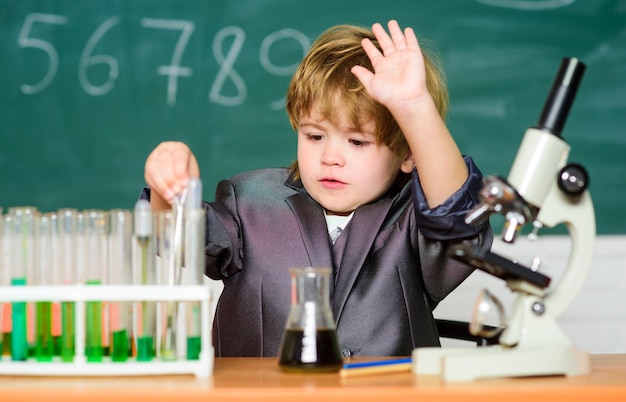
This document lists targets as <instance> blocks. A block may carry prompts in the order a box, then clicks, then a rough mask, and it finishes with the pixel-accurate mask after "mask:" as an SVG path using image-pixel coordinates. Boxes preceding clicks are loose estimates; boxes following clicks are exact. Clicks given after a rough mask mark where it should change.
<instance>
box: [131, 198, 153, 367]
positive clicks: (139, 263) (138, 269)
mask: <svg viewBox="0 0 626 402" xmlns="http://www.w3.org/2000/svg"><path fill="white" fill-rule="evenodd" d="M152 221H153V214H152V210H151V208H150V202H148V201H147V200H139V201H137V203H136V204H135V210H134V242H133V285H136V286H144V285H155V284H156V265H155V260H154V255H155V252H154V241H153V238H154V235H153V225H152ZM155 329H156V304H155V302H150V301H137V302H135V303H134V305H133V339H134V342H135V350H136V351H137V361H151V360H152V358H153V357H154V347H155V345H154V332H155Z"/></svg>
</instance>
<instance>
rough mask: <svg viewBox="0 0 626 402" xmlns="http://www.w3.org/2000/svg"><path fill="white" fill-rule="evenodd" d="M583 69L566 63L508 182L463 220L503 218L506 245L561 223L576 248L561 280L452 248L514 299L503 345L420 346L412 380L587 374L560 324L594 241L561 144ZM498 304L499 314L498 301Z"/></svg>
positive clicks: (589, 207) (492, 185)
mask: <svg viewBox="0 0 626 402" xmlns="http://www.w3.org/2000/svg"><path fill="white" fill-rule="evenodd" d="M584 70H585V65H584V64H583V63H581V62H580V61H579V60H577V59H575V58H565V59H563V61H562V63H561V66H560V69H559V71H558V74H557V77H556V79H555V81H554V84H553V86H552V89H551V91H550V94H549V97H548V99H547V101H546V104H545V106H544V109H543V111H542V114H541V118H540V120H539V123H538V125H537V126H536V127H532V128H529V129H528V130H527V131H526V133H525V135H524V138H523V140H522V143H521V145H520V147H519V150H518V153H517V156H516V157H515V160H514V162H513V166H512V168H511V171H510V173H509V176H508V179H507V180H504V179H503V178H501V177H497V176H491V177H488V178H486V179H485V182H484V184H485V185H484V187H483V188H482V190H481V191H480V194H479V199H480V201H481V202H480V204H479V205H478V206H477V207H476V208H475V209H474V210H473V211H471V212H470V213H469V214H468V215H467V216H466V219H465V221H466V222H467V223H477V222H481V221H484V220H486V219H488V218H489V216H490V215H491V214H492V213H500V214H502V215H503V216H504V218H505V221H506V223H505V225H504V230H503V241H505V242H507V243H513V242H514V241H515V238H516V235H517V233H518V232H519V229H520V228H521V227H522V226H524V225H525V224H528V223H531V224H532V225H533V226H534V227H535V228H536V229H537V228H540V227H554V226H556V225H558V224H564V225H565V226H566V227H567V230H568V233H569V235H570V236H571V249H570V255H569V260H568V263H567V266H566V269H565V272H564V274H563V276H562V277H561V278H560V280H559V281H558V283H556V284H555V286H553V288H552V289H550V290H548V286H549V285H550V281H551V278H549V277H548V276H545V275H544V274H542V273H540V272H537V270H536V269H535V267H532V268H528V267H525V266H523V265H521V264H518V263H517V262H514V261H512V260H509V259H507V258H504V257H502V256H499V255H496V254H494V253H492V252H491V251H488V250H483V249H479V248H477V247H474V248H472V247H463V246H459V247H455V248H454V249H453V250H452V253H453V254H452V255H454V257H455V258H458V259H461V260H463V261H466V262H468V263H470V264H471V265H473V266H475V267H476V268H479V269H481V270H483V271H486V272H488V273H489V274H492V275H494V276H496V277H499V278H501V279H503V280H504V281H505V282H506V285H507V287H508V288H509V289H511V290H512V291H513V292H514V293H515V299H514V301H513V305H512V307H511V311H510V314H509V315H508V316H507V317H506V318H505V320H503V321H504V322H505V323H504V324H503V328H502V332H501V333H500V334H499V341H498V342H499V344H497V345H494V346H486V347H474V348H417V349H415V350H414V351H413V372H414V373H415V374H417V375H439V376H441V377H442V378H443V379H444V380H445V381H472V380H475V379H480V378H495V377H523V376H543V375H566V376H575V375H583V374H587V373H589V371H590V368H589V356H588V353H586V352H584V351H581V350H578V349H577V348H576V347H575V345H574V344H573V343H572V342H571V341H570V339H569V338H568V337H567V336H566V335H565V334H564V333H563V331H562V330H561V329H560V327H559V325H558V323H557V321H556V319H557V317H558V316H559V315H560V314H561V313H563V311H564V310H565V309H566V308H567V307H568V306H569V305H570V303H571V302H572V301H573V300H574V298H575V297H576V296H577V295H578V293H579V292H580V290H581V288H582V286H583V284H584V282H585V280H586V278H587V275H588V273H589V270H590V268H591V262H592V257H593V247H594V242H595V236H596V227H595V214H594V209H593V204H592V201H591V197H590V195H589V193H588V191H587V186H588V176H587V172H586V171H585V169H584V168H583V167H582V166H580V165H577V164H568V163H567V158H568V154H569V149H570V147H569V146H568V145H567V144H566V143H565V141H563V139H562V138H561V130H562V128H563V125H564V123H565V120H566V118H567V114H568V113H569V109H570V107H571V104H572V102H573V100H574V97H575V95H576V91H577V89H578V86H579V83H580V81H581V79H582V76H583V73H584ZM487 296H488V295H487ZM483 297H484V295H483ZM484 305H485V300H482V301H481V300H480V298H479V302H478V303H477V304H476V308H477V309H480V308H481V306H484ZM496 306H497V307H499V308H501V306H499V305H498V303H496ZM480 316H481V312H480V311H475V312H474V318H475V319H476V318H480ZM481 328H482V324H481V323H480V322H472V324H470V330H471V331H472V332H474V334H475V335H477V334H481ZM483 334H484V332H483Z"/></svg>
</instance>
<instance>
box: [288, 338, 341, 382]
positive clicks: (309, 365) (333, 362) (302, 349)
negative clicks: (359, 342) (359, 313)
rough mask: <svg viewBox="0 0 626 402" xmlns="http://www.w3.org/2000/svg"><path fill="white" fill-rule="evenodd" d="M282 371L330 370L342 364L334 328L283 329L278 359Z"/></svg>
mask: <svg viewBox="0 0 626 402" xmlns="http://www.w3.org/2000/svg"><path fill="white" fill-rule="evenodd" d="M278 364H279V365H280V367H281V369H283V370H284V371H295V372H309V373H310V372H320V373H321V372H332V371H339V369H340V368H341V367H342V366H343V358H342V357H341V351H340V350H339V346H338V342H337V333H336V332H335V330H334V329H317V330H315V331H310V332H308V331H307V332H306V334H305V332H304V330H302V329H293V330H292V329H288V330H287V331H285V337H284V339H283V345H282V349H281V353H280V359H279V361H278Z"/></svg>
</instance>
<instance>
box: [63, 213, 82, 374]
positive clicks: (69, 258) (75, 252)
mask: <svg viewBox="0 0 626 402" xmlns="http://www.w3.org/2000/svg"><path fill="white" fill-rule="evenodd" d="M57 216H58V220H59V265H60V266H59V275H60V279H59V281H60V283H61V284H62V285H65V286H71V285H76V283H77V281H78V277H77V262H78V261H79V256H80V260H81V261H84V257H83V255H84V252H85V246H84V236H83V237H82V238H81V239H80V241H79V239H78V234H79V233H81V234H83V235H84V215H83V214H82V213H81V214H79V213H78V211H77V210H75V209H73V208H62V209H59V210H58V211H57ZM79 225H80V229H79ZM74 310H75V303H74V302H73V301H63V302H61V342H60V343H61V361H63V362H68V363H69V362H73V361H74V354H75V352H76V351H75V347H76V345H75V343H74V342H75V336H76V331H75V321H74V320H75V319H76V317H75V314H74Z"/></svg>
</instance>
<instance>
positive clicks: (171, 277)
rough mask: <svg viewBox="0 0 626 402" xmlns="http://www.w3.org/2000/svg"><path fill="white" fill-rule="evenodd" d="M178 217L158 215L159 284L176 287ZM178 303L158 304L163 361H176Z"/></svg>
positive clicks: (168, 213) (161, 357)
mask: <svg viewBox="0 0 626 402" xmlns="http://www.w3.org/2000/svg"><path fill="white" fill-rule="evenodd" d="M175 222H176V215H175V214H174V213H173V212H172V211H160V212H159V213H158V214H157V229H158V236H157V238H158V242H157V244H158V249H159V252H158V256H159V259H158V262H159V264H158V268H157V269H158V273H157V276H158V283H159V284H161V285H168V286H174V285H175V283H176V279H175V271H176V255H175V254H176V253H175V248H176V246H175V243H176V239H175V237H176V235H175V231H176V228H175ZM177 310H178V302H176V301H171V300H170V301H163V302H159V303H158V320H157V323H158V331H159V339H158V357H159V358H160V359H161V360H166V361H171V360H176V358H177V352H176V332H177V329H178V328H177V313H178V311H177Z"/></svg>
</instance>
